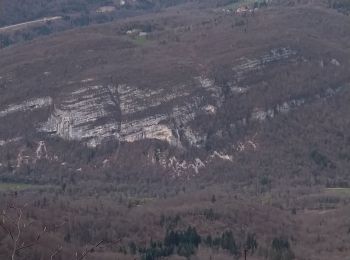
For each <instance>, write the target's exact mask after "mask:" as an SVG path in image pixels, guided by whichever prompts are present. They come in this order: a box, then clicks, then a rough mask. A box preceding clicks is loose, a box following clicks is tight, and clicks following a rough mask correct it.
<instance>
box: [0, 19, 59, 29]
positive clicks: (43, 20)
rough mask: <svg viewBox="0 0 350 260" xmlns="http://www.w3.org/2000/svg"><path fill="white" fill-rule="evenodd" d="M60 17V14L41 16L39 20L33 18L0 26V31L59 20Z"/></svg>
mask: <svg viewBox="0 0 350 260" xmlns="http://www.w3.org/2000/svg"><path fill="white" fill-rule="evenodd" d="M60 19H62V16H54V17H45V18H42V19H39V20H34V21H29V22H25V23H19V24H14V25H9V26H5V27H2V28H0V33H1V32H6V31H11V30H19V29H22V28H24V27H26V26H30V25H36V24H41V23H46V22H49V21H55V20H60Z"/></svg>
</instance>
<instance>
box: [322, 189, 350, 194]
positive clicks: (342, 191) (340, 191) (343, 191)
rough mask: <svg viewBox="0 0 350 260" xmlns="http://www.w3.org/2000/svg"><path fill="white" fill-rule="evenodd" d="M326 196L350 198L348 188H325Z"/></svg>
mask: <svg viewBox="0 0 350 260" xmlns="http://www.w3.org/2000/svg"><path fill="white" fill-rule="evenodd" d="M325 192H326V194H329V195H338V196H350V188H327V189H326V190H325Z"/></svg>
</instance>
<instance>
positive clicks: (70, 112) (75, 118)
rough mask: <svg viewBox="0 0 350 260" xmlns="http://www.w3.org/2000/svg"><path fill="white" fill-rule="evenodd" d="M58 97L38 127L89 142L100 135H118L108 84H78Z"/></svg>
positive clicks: (100, 136)
mask: <svg viewBox="0 0 350 260" xmlns="http://www.w3.org/2000/svg"><path fill="white" fill-rule="evenodd" d="M61 99H62V101H61V102H60V103H58V104H55V106H54V110H53V112H52V114H51V116H50V117H49V119H48V121H47V122H45V123H44V124H42V126H41V127H40V128H39V130H40V131H42V132H47V133H51V134H56V135H58V136H60V137H62V138H63V139H66V140H83V141H86V142H87V144H88V145H90V146H96V145H97V144H99V143H100V142H101V141H102V140H103V139H104V138H109V137H112V138H117V137H118V129H119V128H120V124H119V123H118V122H117V121H116V120H114V114H113V113H114V111H113V108H114V106H115V104H114V101H113V98H112V97H111V95H110V91H109V89H108V87H104V86H101V85H97V86H88V87H84V88H80V89H78V90H76V91H74V92H72V93H67V94H64V95H63V97H61Z"/></svg>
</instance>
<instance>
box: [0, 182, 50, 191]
mask: <svg viewBox="0 0 350 260" xmlns="http://www.w3.org/2000/svg"><path fill="white" fill-rule="evenodd" d="M50 187H51V186H48V185H33V184H25V183H0V192H2V191H24V190H39V189H47V188H50Z"/></svg>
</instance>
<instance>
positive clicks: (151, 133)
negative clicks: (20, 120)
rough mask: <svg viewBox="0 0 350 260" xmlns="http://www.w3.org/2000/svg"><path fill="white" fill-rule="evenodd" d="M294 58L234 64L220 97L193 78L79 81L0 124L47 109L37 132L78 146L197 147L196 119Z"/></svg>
mask: <svg viewBox="0 0 350 260" xmlns="http://www.w3.org/2000/svg"><path fill="white" fill-rule="evenodd" d="M297 56H298V53H297V51H295V50H292V49H291V48H288V47H283V48H277V49H272V50H270V51H268V52H266V53H263V54H262V55H261V56H260V57H256V58H250V59H248V58H244V57H243V58H241V59H238V60H236V61H234V62H233V63H234V64H233V65H232V72H233V76H234V78H235V80H234V81H232V82H228V83H227V86H228V88H227V89H226V90H225V91H224V89H223V87H222V86H218V85H217V84H216V83H215V81H214V80H213V79H211V78H209V77H208V76H206V75H193V76H192V78H191V79H190V80H188V79H187V80H186V81H184V82H182V83H176V84H174V85H173V86H171V85H167V86H162V85H161V84H160V85H156V86H153V87H151V88H150V87H147V88H146V87H144V86H137V85H132V84H127V83H121V84H118V85H111V84H110V85H108V84H107V85H106V84H102V83H95V82H94V80H93V79H91V80H83V81H81V82H80V83H79V87H77V88H74V87H69V90H65V91H63V92H62V93H60V95H58V96H55V97H44V98H37V99H31V100H28V101H25V102H22V103H19V104H13V105H8V106H7V107H5V108H3V110H1V111H0V118H1V117H6V116H8V115H10V114H13V113H17V112H23V111H36V110H38V109H41V108H44V107H52V109H51V114H50V115H49V117H48V119H47V121H46V122H42V123H41V124H40V126H39V127H38V131H40V132H44V133H48V134H51V135H56V136H59V137H61V138H63V139H65V140H78V141H83V142H85V143H86V144H88V145H89V146H92V147H94V146H97V145H99V144H101V143H102V142H104V141H105V140H110V139H113V140H116V141H120V142H137V141H140V140H146V139H156V140H161V141H165V142H167V143H169V144H170V145H172V146H175V147H178V148H184V147H187V146H190V147H203V146H204V145H205V143H206V141H207V135H206V133H205V132H201V131H200V129H196V128H194V127H193V125H195V124H193V122H194V121H195V120H196V118H197V117H199V116H204V117H206V118H208V120H213V119H214V118H215V117H216V115H217V113H219V112H220V109H221V108H222V106H223V104H224V102H225V98H226V96H227V95H249V93H250V88H249V86H246V85H244V83H242V82H243V81H244V80H245V79H246V78H248V77H249V76H250V75H254V73H256V72H258V71H259V70H262V69H265V68H266V67H267V66H269V65H270V64H274V63H278V62H281V61H283V60H292V61H295V60H296V57H297ZM169 84H171V83H169ZM337 91H339V89H332V88H330V89H328V90H326V91H324V92H322V93H318V94H317V95H316V96H312V97H298V98H291V99H290V100H285V101H284V102H280V103H276V104H274V105H272V106H271V107H268V108H264V109H260V108H255V109H254V110H252V111H251V112H250V115H248V116H247V117H244V118H241V119H240V120H238V121H237V122H230V123H231V126H234V125H237V124H240V123H242V122H243V123H244V124H247V123H249V122H251V121H253V122H254V121H258V122H262V121H265V120H268V119H272V118H274V117H275V115H276V114H279V113H288V112H289V111H290V110H293V109H295V108H298V107H300V106H302V105H303V104H304V103H308V102H311V101H312V100H315V99H317V98H320V97H327V96H331V95H334V94H335V93H336V92H337ZM232 112H234V111H232ZM217 154H220V152H218V153H217ZM228 156H229V155H228Z"/></svg>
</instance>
